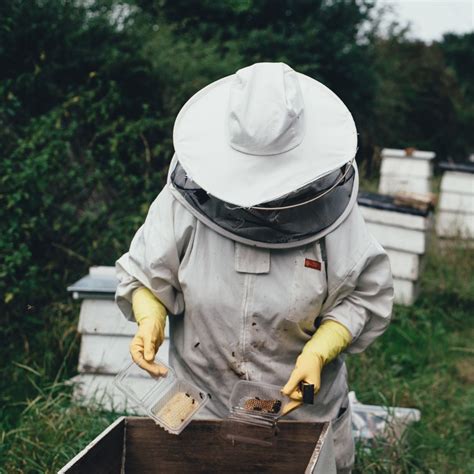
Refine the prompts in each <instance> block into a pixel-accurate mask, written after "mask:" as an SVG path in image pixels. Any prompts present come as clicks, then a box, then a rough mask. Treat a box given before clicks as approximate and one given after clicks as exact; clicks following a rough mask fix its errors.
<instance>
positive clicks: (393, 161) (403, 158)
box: [379, 148, 435, 195]
mask: <svg viewBox="0 0 474 474" xmlns="http://www.w3.org/2000/svg"><path fill="white" fill-rule="evenodd" d="M381 155H382V164H381V168H380V182H379V193H381V194H392V195H393V194H396V193H398V192H412V193H417V194H428V193H430V192H431V179H432V176H433V163H432V161H433V158H434V157H435V154H434V153H433V152H432V151H421V150H414V149H412V148H407V149H405V150H397V149H392V148H384V149H383V150H382V153H381Z"/></svg>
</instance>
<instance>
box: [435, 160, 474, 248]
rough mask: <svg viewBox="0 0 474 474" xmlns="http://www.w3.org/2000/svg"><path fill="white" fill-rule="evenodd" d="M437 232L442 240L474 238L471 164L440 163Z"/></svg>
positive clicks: (472, 172) (473, 184) (473, 186)
mask: <svg viewBox="0 0 474 474" xmlns="http://www.w3.org/2000/svg"><path fill="white" fill-rule="evenodd" d="M440 168H441V169H443V170H445V171H444V174H443V177H442V179H441V193H440V198H439V204H438V210H437V216H436V233H437V234H438V236H439V237H444V238H461V239H474V165H473V164H450V163H441V164H440Z"/></svg>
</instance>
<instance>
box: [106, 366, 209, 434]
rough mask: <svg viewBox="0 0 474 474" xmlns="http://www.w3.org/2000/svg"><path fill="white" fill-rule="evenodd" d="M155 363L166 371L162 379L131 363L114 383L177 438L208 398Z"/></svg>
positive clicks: (171, 371) (172, 372) (194, 386)
mask: <svg viewBox="0 0 474 474" xmlns="http://www.w3.org/2000/svg"><path fill="white" fill-rule="evenodd" d="M155 362H156V363H157V364H160V365H162V366H163V367H166V368H167V369H168V373H167V374H166V375H165V376H162V377H152V376H151V375H149V374H148V372H146V371H144V370H143V369H141V368H140V367H139V366H138V365H137V364H135V363H134V362H132V363H131V364H129V365H128V366H127V367H126V368H124V369H123V370H122V371H120V372H119V373H118V374H117V376H116V377H115V379H114V384H115V386H116V387H117V388H118V389H119V390H121V391H122V392H123V393H125V395H126V396H127V397H130V398H131V399H132V400H133V401H134V402H136V403H137V404H138V405H139V406H140V407H142V408H143V409H144V411H145V413H146V414H147V415H148V416H149V417H150V418H152V419H153V420H154V421H155V422H156V423H157V424H158V425H159V426H161V427H162V428H163V429H165V430H166V431H168V433H171V434H174V435H179V434H180V433H181V432H182V431H183V430H184V428H186V426H187V425H188V424H189V422H190V421H191V420H192V418H193V417H194V415H195V414H196V413H197V412H198V411H199V410H200V409H201V408H202V407H203V406H204V405H205V404H206V403H207V402H208V400H209V396H208V395H207V393H205V392H204V391H203V390H201V389H200V388H199V387H197V386H196V385H194V384H192V383H190V382H188V381H185V380H182V379H179V378H177V377H176V373H175V372H174V370H173V369H172V368H171V367H169V366H167V365H166V364H165V363H164V362H163V361H161V360H160V359H156V360H155ZM150 382H151V383H150Z"/></svg>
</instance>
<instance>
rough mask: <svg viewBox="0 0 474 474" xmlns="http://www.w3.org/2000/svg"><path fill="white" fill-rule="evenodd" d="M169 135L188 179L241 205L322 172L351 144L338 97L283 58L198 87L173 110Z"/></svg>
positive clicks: (347, 117) (345, 157)
mask: <svg viewBox="0 0 474 474" xmlns="http://www.w3.org/2000/svg"><path fill="white" fill-rule="evenodd" d="M173 141H174V148H175V152H176V155H177V158H178V160H179V163H180V164H181V166H182V167H183V169H184V170H185V172H186V174H187V175H188V176H189V178H190V179H192V180H193V181H194V182H195V183H197V184H198V185H199V186H200V187H201V188H202V189H204V190H205V191H206V192H207V193H209V194H210V195H212V196H215V197H216V198H218V199H220V200H222V201H225V202H227V203H230V204H233V205H235V206H241V207H247V208H250V207H252V206H255V205H258V204H263V203H267V202H270V201H273V200H275V199H277V198H280V197H282V196H284V195H287V194H289V193H291V192H293V191H296V190H298V189H300V188H302V187H304V186H305V185H307V184H309V183H311V182H313V181H315V180H317V179H318V178H321V177H323V176H326V175H327V174H329V173H331V172H332V171H334V170H336V169H338V168H340V167H342V166H343V165H345V164H346V163H348V162H350V161H351V160H353V159H354V156H355V154H356V151H357V131H356V127H355V124H354V120H353V118H352V115H351V113H350V112H349V110H348V109H347V107H346V106H345V105H344V103H343V102H342V101H341V100H340V99H339V97H337V96H336V94H334V92H332V91H331V90H330V89H328V88H327V87H326V86H324V85H323V84H321V83H320V82H318V81H316V80H315V79H312V78H310V77H308V76H306V75H304V74H300V73H298V72H295V71H294V70H293V69H291V68H290V67H289V66H288V65H286V64H283V63H257V64H254V65H252V66H249V67H246V68H244V69H240V70H239V71H237V72H236V73H235V74H233V75H231V76H227V77H225V78H223V79H220V80H218V81H216V82H213V83H212V84H210V85H208V86H207V87H205V88H204V89H202V90H200V91H199V92H198V93H197V94H195V95H194V96H193V97H192V98H191V99H190V100H189V101H188V102H187V103H186V104H185V105H184V107H183V108H182V109H181V111H180V112H179V114H178V116H177V118H176V122H175V126H174V132H173Z"/></svg>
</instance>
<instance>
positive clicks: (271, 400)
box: [221, 380, 290, 446]
mask: <svg viewBox="0 0 474 474" xmlns="http://www.w3.org/2000/svg"><path fill="white" fill-rule="evenodd" d="M289 401H290V398H289V397H287V396H286V395H283V394H282V393H281V387H279V386H276V385H268V384H263V383H260V382H251V381H245V380H240V381H239V382H237V383H236V384H235V385H234V388H233V389H232V393H231V396H230V399H229V411H230V414H229V416H228V417H227V418H226V420H225V421H224V423H223V425H222V432H221V433H222V435H223V437H224V438H225V439H228V440H230V441H232V442H235V441H241V442H246V443H252V444H258V445H263V446H268V445H273V444H274V443H275V442H276V439H277V438H276V437H277V434H278V428H277V421H278V419H279V418H280V416H281V414H282V412H283V408H284V407H285V405H286V404H287V403H288V402H289Z"/></svg>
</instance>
